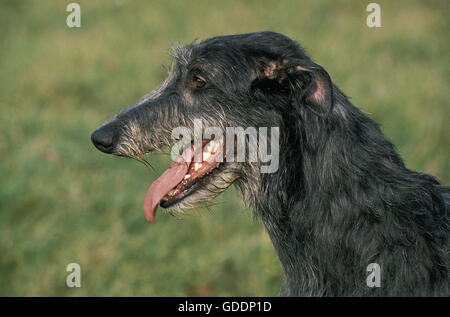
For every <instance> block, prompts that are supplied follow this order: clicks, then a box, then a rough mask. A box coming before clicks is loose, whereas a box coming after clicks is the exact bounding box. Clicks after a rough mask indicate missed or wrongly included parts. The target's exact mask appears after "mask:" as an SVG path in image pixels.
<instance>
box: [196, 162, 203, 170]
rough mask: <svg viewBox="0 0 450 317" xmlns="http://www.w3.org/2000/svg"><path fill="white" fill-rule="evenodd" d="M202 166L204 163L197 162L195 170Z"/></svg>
mask: <svg viewBox="0 0 450 317" xmlns="http://www.w3.org/2000/svg"><path fill="white" fill-rule="evenodd" d="M200 167H202V163H195V164H194V171H197V170H198V169H199V168H200Z"/></svg>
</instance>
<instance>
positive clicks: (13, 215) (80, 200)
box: [0, 0, 450, 296]
mask: <svg viewBox="0 0 450 317" xmlns="http://www.w3.org/2000/svg"><path fill="white" fill-rule="evenodd" d="M70 2H71V1H51V0H45V1H31V0H30V1H18V0H10V1H6V0H2V1H1V2H0V111H1V112H0V114H1V115H0V295H3V296H183V295H187V296H223V295H229V296H233V295H235V296H277V295H279V290H280V286H281V283H282V271H281V267H280V265H279V263H278V260H277V257H276V254H275V252H274V249H273V247H272V245H271V243H270V240H269V239H268V237H267V235H266V233H265V232H264V228H263V226H262V224H261V223H260V222H259V221H258V220H255V219H254V218H253V216H252V214H251V212H250V211H249V210H247V209H246V208H245V207H244V205H243V203H242V202H241V198H240V196H239V193H238V192H237V191H236V190H235V189H234V188H231V189H230V190H228V191H227V192H226V193H225V194H223V195H221V196H220V197H218V198H217V199H216V202H217V206H215V207H213V208H211V210H206V209H199V210H194V211H191V212H189V213H187V214H186V215H185V216H184V217H183V218H182V219H176V218H173V217H171V216H169V215H167V214H164V213H163V212H161V211H160V212H159V213H158V217H157V223H156V224H155V225H151V224H149V223H147V222H146V221H145V218H144V215H143V212H142V204H143V199H144V195H145V192H146V190H147V188H148V186H149V185H150V183H151V182H152V181H153V180H155V179H156V178H157V177H158V176H159V175H160V174H161V173H162V172H163V170H164V169H165V168H166V167H167V166H168V165H169V162H170V158H169V157H166V156H162V155H150V156H148V159H149V160H150V162H152V165H153V166H154V167H155V169H156V172H155V171H152V170H151V169H148V168H146V167H145V166H144V165H142V164H139V163H138V162H136V161H132V160H129V159H123V158H118V157H112V156H107V155H105V154H102V153H100V152H99V151H97V150H95V149H94V147H93V146H92V144H91V143H90V134H91V132H92V131H93V130H94V129H95V128H96V127H98V126H99V125H100V124H101V123H103V122H104V121H105V120H106V119H108V118H109V117H111V116H112V115H114V114H115V113H116V112H117V111H118V110H120V109H121V108H124V107H127V106H128V105H131V104H133V103H135V102H137V101H138V99H139V98H140V97H142V96H143V95H144V94H146V93H147V92H149V91H150V90H152V89H153V88H155V87H156V86H157V85H158V84H159V83H160V82H161V81H162V80H163V79H164V78H165V75H166V71H165V69H164V67H163V66H164V65H166V66H167V65H170V63H171V60H170V58H169V56H168V51H169V49H170V47H171V46H172V44H173V43H174V42H178V43H182V44H188V43H190V42H192V41H193V40H195V39H198V40H203V39H206V38H208V37H211V36H216V35H224V34H233V33H247V32H254V31H261V30H273V31H277V32H281V33H284V34H286V35H288V36H289V37H291V38H293V39H295V40H297V41H299V42H300V43H301V44H302V45H303V46H304V47H305V48H306V49H307V52H308V53H309V55H310V56H312V58H313V59H314V60H315V61H316V62H317V63H319V64H321V65H322V66H324V67H325V69H327V70H328V72H329V73H330V75H331V77H332V79H333V81H334V83H335V84H337V85H338V86H339V87H340V88H341V89H342V90H343V91H344V92H345V93H346V94H348V95H349V96H350V97H351V101H352V102H353V103H354V104H355V105H356V106H358V107H360V108H361V109H363V110H364V111H365V112H366V113H367V114H368V115H370V117H372V118H373V119H375V120H376V121H377V122H379V123H380V125H381V127H382V130H383V131H384V133H385V134H386V135H387V136H388V138H390V139H391V140H392V141H393V143H394V144H395V145H396V146H397V148H398V151H399V152H400V153H401V155H402V157H403V158H404V159H405V161H406V164H407V166H408V167H409V168H411V169H415V170H419V171H423V172H426V173H431V174H433V175H435V176H436V177H437V178H438V179H440V180H441V181H442V182H444V183H446V184H449V183H450V160H449V154H450V128H449V126H450V125H449V123H448V121H449V119H450V107H449V104H448V101H449V97H448V95H449V88H448V87H449V84H450V66H449V53H450V52H449V43H450V41H449V32H450V25H449V19H448V16H449V6H450V2H449V1H447V0H443V1H376V2H377V3H378V4H380V6H381V23H382V27H381V28H368V27H367V25H366V18H367V15H368V14H369V13H368V12H366V6H367V4H368V3H369V2H371V1H317V0H311V1H287V0H281V1H261V0H253V1H231V0H228V1H222V0H218V1H216V0H196V1H175V0H172V1H167V0H165V1H126V0H117V1H92V0H78V1H76V2H77V3H79V4H80V6H81V27H80V28H68V27H67V26H66V18H67V15H68V14H69V13H67V12H66V6H67V5H68V4H69V3H70ZM71 262H76V263H79V264H80V266H81V288H68V287H67V286H66V277H67V275H68V274H69V273H68V272H66V266H67V264H69V263H71Z"/></svg>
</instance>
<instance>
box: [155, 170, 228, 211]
mask: <svg viewBox="0 0 450 317" xmlns="http://www.w3.org/2000/svg"><path fill="white" fill-rule="evenodd" d="M224 163H225V162H221V163H219V164H218V166H217V167H214V168H212V169H211V170H209V171H208V172H207V173H206V174H204V175H202V176H200V177H198V178H196V179H195V180H194V182H192V183H190V184H188V185H186V186H183V187H180V188H181V190H180V191H179V193H178V194H175V195H165V196H164V197H163V198H162V199H161V202H160V203H159V205H160V206H161V207H162V208H170V207H172V206H173V205H175V204H177V203H179V202H181V201H182V200H183V199H185V198H186V197H188V196H189V195H191V194H193V193H195V191H196V190H197V189H199V188H201V187H202V185H203V183H204V181H205V180H207V179H208V177H210V175H211V174H212V173H213V172H214V171H217V170H219V169H220V167H221V166H222V165H223V164H224ZM180 185H181V183H180V184H178V185H177V186H176V187H178V186H180Z"/></svg>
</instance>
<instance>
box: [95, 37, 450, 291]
mask: <svg viewBox="0 0 450 317" xmlns="http://www.w3.org/2000/svg"><path fill="white" fill-rule="evenodd" d="M172 55H173V57H174V59H175V61H176V66H175V67H174V68H172V70H171V71H170V73H169V75H168V77H167V79H166V80H165V81H164V82H163V84H162V85H161V86H160V87H159V88H157V89H156V90H154V91H153V92H151V93H150V94H148V95H146V96H145V97H143V98H142V99H141V100H140V101H139V102H138V103H137V104H135V105H133V106H131V107H130V108H129V109H127V110H125V111H122V112H119V113H118V114H117V115H116V116H114V117H113V118H112V119H111V120H109V121H107V122H106V123H105V124H104V125H102V126H101V127H100V128H98V129H97V130H96V131H95V132H94V133H93V134H92V136H91V139H92V142H93V144H94V145H95V146H96V147H97V148H98V149H99V150H101V151H103V152H105V153H110V154H115V155H119V156H126V157H131V158H137V159H139V158H141V159H144V158H143V155H144V154H146V153H148V152H152V151H164V148H165V147H170V146H171V145H173V144H174V142H175V141H174V138H173V135H172V131H173V130H174V129H176V128H177V127H185V128H186V129H187V130H188V131H190V132H192V131H193V130H194V123H195V120H196V119H197V120H201V122H202V124H203V127H202V129H203V130H205V129H206V128H208V127H216V128H218V129H219V131H223V132H225V131H226V129H227V128H228V127H242V128H243V129H248V128H251V127H256V128H261V127H266V128H277V129H278V131H279V135H278V137H276V136H272V135H270V136H269V137H267V138H266V140H267V141H269V140H271V141H273V140H275V139H277V142H278V143H277V144H278V149H279V157H278V163H277V169H276V170H275V171H273V172H270V173H262V172H261V168H262V167H263V165H264V164H263V162H262V161H261V158H257V160H256V161H249V160H247V157H246V160H245V161H243V162H238V161H236V160H233V156H232V155H231V157H230V156H228V155H227V156H226V159H225V160H223V161H222V162H218V161H208V160H205V159H203V160H200V161H199V162H193V161H192V155H193V154H192V152H194V153H195V151H198V149H201V151H202V153H203V155H205V154H206V155H207V157H208V158H211V157H215V155H216V154H217V153H221V154H223V153H224V152H225V151H226V150H228V149H233V148H236V144H235V142H237V141H235V140H234V139H231V140H229V139H228V138H227V139H226V141H225V140H224V139H223V138H221V139H219V138H217V139H216V138H215V137H214V138H203V139H202V140H201V141H200V144H201V145H200V146H197V148H194V146H193V145H191V143H188V144H187V145H186V146H185V147H184V148H183V150H182V151H181V152H178V154H180V153H181V154H180V155H179V156H178V157H177V158H175V159H174V162H173V163H172V164H171V165H170V167H169V168H168V169H167V170H166V171H165V172H164V174H163V175H162V176H161V177H160V178H158V179H157V180H156V181H155V183H154V184H152V185H151V186H150V189H149V191H148V193H147V195H146V198H145V202H144V210H145V213H146V216H147V219H148V220H149V221H151V222H153V221H154V220H155V213H156V209H157V208H158V205H160V206H161V207H164V208H166V209H168V210H169V211H170V212H183V211H186V210H188V209H190V208H193V207H195V206H198V205H202V204H204V203H206V202H208V201H210V200H211V199H213V198H214V197H215V196H217V195H219V194H220V193H221V192H223V191H224V190H225V189H226V188H228V187H229V186H230V185H231V184H236V185H237V186H238V187H239V188H240V189H241V191H242V194H243V196H244V200H245V201H246V202H247V203H248V204H249V206H250V207H251V208H252V209H253V210H254V213H255V215H256V216H257V217H258V218H259V219H261V221H262V223H263V224H264V226H265V228H266V230H267V232H268V234H269V236H270V239H271V241H272V243H273V245H274V247H275V250H276V253H277V255H278V258H279V260H280V262H281V264H282V267H283V272H284V285H283V295H285V296H448V295H449V294H450V292H449V284H450V283H449V265H450V263H449V232H450V230H449V229H450V227H449V205H450V188H449V187H447V186H444V185H441V184H440V183H439V182H438V181H437V180H436V179H435V178H434V177H433V176H430V175H427V174H424V173H419V172H415V171H412V170H409V169H408V168H406V167H405V165H404V163H403V161H402V159H401V158H400V156H399V155H398V154H397V152H396V151H395V149H394V146H393V145H392V144H391V143H390V142H389V141H388V140H387V139H386V138H385V137H384V136H383V134H382V132H381V131H380V129H379V127H378V126H377V124H376V123H375V122H374V121H372V120H371V119H370V118H368V117H367V116H366V115H365V114H363V113H362V112H361V111H360V110H359V109H358V108H356V107H355V106H353V105H352V104H351V103H350V101H349V100H348V98H347V97H346V95H345V94H344V93H343V92H342V91H341V90H340V89H339V88H338V87H337V86H336V85H334V84H333V82H332V80H331V77H330V75H329V74H328V73H327V71H326V70H325V69H324V68H323V67H322V66H320V65H318V64H317V63H315V62H313V61H312V60H311V59H310V58H309V57H308V56H307V55H306V53H305V51H304V49H303V48H302V47H301V46H300V45H299V44H298V43H296V42H295V41H293V40H291V39H290V38H288V37H286V36H284V35H281V34H278V33H274V32H258V33H251V34H240V35H230V36H218V37H213V38H210V39H207V40H205V41H203V42H200V43H192V44H190V45H187V46H185V47H181V46H175V47H174V49H173V52H172ZM216 131H217V130H216ZM246 131H247V130H246ZM260 131H261V130H260ZM244 139H245V140H246V144H247V145H248V144H249V142H250V141H249V140H250V138H249V136H248V135H247V136H244ZM191 150H192V151H191ZM247 152H248V151H247ZM247 152H246V153H247ZM227 154H228V153H227ZM203 158H204V156H203ZM368 270H369V271H368ZM369 273H370V274H369Z"/></svg>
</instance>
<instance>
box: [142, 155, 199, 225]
mask: <svg viewBox="0 0 450 317" xmlns="http://www.w3.org/2000/svg"><path fill="white" fill-rule="evenodd" d="M190 152H191V151H185V153H183V155H182V156H179V157H178V158H177V159H176V160H175V161H174V162H173V163H172V164H171V165H170V167H169V168H168V169H167V170H166V171H165V172H164V173H163V174H162V175H161V176H160V177H159V178H158V179H157V180H156V181H154V182H153V184H151V185H150V188H149V189H148V191H147V194H146V195H145V200H144V213H145V218H147V220H148V221H149V222H152V223H154V222H155V214H156V209H157V208H158V204H159V202H160V201H161V199H162V198H163V197H164V196H165V195H166V194H167V193H168V192H169V191H170V190H171V189H172V188H174V187H175V186H177V185H178V184H179V183H180V182H181V181H182V180H183V178H184V176H185V175H186V173H187V171H188V168H189V164H190V163H189V162H190V161H191V159H192V155H190Z"/></svg>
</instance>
